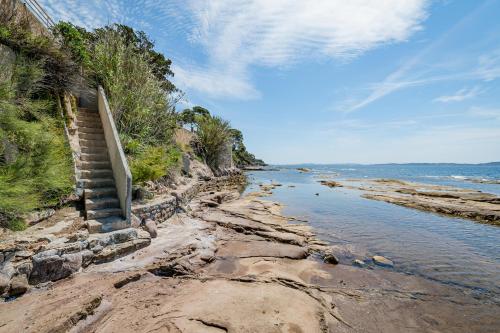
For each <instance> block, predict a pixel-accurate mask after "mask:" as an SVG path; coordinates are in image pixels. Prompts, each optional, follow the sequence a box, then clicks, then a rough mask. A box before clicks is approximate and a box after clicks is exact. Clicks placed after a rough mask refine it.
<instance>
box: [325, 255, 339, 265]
mask: <svg viewBox="0 0 500 333" xmlns="http://www.w3.org/2000/svg"><path fill="white" fill-rule="evenodd" d="M323 261H324V262H326V263H327V264H333V265H337V264H338V263H339V259H338V258H337V257H336V256H334V255H333V254H331V253H329V254H326V255H325V256H324V257H323Z"/></svg>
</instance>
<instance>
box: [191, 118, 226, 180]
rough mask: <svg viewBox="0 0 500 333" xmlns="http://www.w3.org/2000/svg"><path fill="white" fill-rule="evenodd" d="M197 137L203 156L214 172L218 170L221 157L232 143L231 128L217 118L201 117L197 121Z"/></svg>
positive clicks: (224, 121)
mask: <svg viewBox="0 0 500 333" xmlns="http://www.w3.org/2000/svg"><path fill="white" fill-rule="evenodd" d="M197 124H198V126H197V131H196V133H197V135H198V139H199V140H200V144H201V150H202V151H201V152H200V153H201V155H202V157H203V158H204V160H205V162H206V163H207V165H208V166H209V167H210V168H211V169H212V170H217V169H218V167H219V165H218V162H219V157H220V154H221V152H222V151H223V150H224V148H225V146H226V145H227V144H228V143H229V142H230V137H231V134H230V129H231V126H230V125H229V122H227V121H226V120H224V119H222V118H220V117H217V116H210V115H208V116H200V117H198V119H197Z"/></svg>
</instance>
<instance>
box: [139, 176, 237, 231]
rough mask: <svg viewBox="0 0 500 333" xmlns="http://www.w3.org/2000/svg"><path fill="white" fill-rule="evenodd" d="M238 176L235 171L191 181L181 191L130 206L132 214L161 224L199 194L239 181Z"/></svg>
mask: <svg viewBox="0 0 500 333" xmlns="http://www.w3.org/2000/svg"><path fill="white" fill-rule="evenodd" d="M240 176H241V173H240V172H239V171H238V172H236V171H235V172H234V173H233V174H230V175H227V176H223V177H216V178H212V179H210V180H208V181H193V182H192V183H190V184H188V185H187V186H186V187H185V188H183V189H179V190H176V191H172V192H171V195H165V196H163V197H162V198H159V199H157V200H152V201H151V202H147V203H144V204H140V203H136V204H132V213H133V214H134V215H135V216H136V217H138V218H139V219H141V220H143V219H151V220H154V221H156V222H157V223H162V222H164V221H166V220H167V219H169V218H170V217H172V216H173V215H174V214H175V213H176V212H177V211H178V210H179V209H181V208H182V207H183V206H184V205H186V204H187V203H188V202H189V201H190V200H191V199H193V198H194V197H195V196H196V195H197V194H198V193H199V192H202V191H206V190H208V189H210V188H211V187H214V186H217V185H220V184H224V183H228V182H234V181H239V180H238V177H240Z"/></svg>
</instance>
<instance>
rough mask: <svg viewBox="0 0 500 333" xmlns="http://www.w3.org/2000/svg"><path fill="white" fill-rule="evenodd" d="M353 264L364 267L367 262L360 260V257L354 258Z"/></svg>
mask: <svg viewBox="0 0 500 333" xmlns="http://www.w3.org/2000/svg"><path fill="white" fill-rule="evenodd" d="M352 264H353V265H354V266H358V267H364V266H365V262H364V261H363V260H359V259H354V260H353V261H352Z"/></svg>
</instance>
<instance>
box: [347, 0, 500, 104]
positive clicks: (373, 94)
mask: <svg viewBox="0 0 500 333" xmlns="http://www.w3.org/2000/svg"><path fill="white" fill-rule="evenodd" d="M489 4H490V3H489V2H484V3H483V4H482V5H480V6H478V7H477V8H476V9H475V10H474V11H473V12H471V13H469V14H468V15H467V16H465V17H464V18H462V19H461V20H460V21H458V22H457V23H456V24H455V25H454V26H452V27H451V28H450V29H449V30H448V31H446V32H445V33H444V34H442V35H441V36H440V37H439V38H437V39H436V40H434V41H433V42H432V43H430V44H429V45H428V46H427V47H425V48H423V49H422V50H421V51H420V52H418V53H417V54H416V55H414V56H413V57H412V58H410V59H409V60H408V61H406V62H405V63H404V64H403V65H402V66H400V67H399V68H397V69H396V70H395V71H394V72H392V73H390V74H389V75H388V76H387V77H386V78H385V79H384V80H382V81H381V82H377V83H375V84H372V87H371V88H370V92H369V93H368V95H367V96H365V97H363V98H361V99H358V100H354V101H350V104H348V105H347V106H346V105H343V108H342V109H340V111H346V112H352V111H355V110H358V109H361V108H363V107H365V106H367V105H369V104H371V103H373V102H375V101H377V100H379V99H381V98H383V97H385V96H387V95H390V94H392V93H394V92H396V91H399V90H402V89H406V88H409V87H415V86H420V85H425V84H430V83H435V82H441V81H450V80H464V79H476V80H484V81H486V80H493V79H495V78H497V77H500V64H499V63H500V52H494V53H493V54H492V55H484V56H481V57H480V58H479V65H478V66H477V67H476V68H474V69H472V70H471V69H470V68H468V69H466V70H463V71H459V72H454V73H451V74H450V73H449V72H445V73H439V74H436V73H429V68H424V69H423V70H420V71H417V70H416V69H418V66H419V65H421V63H422V62H423V60H425V59H426V58H427V57H429V55H431V54H433V53H435V51H438V50H439V49H440V48H441V47H442V46H443V44H445V42H446V41H447V40H448V38H449V37H450V36H453V35H456V34H457V33H459V32H460V31H461V30H463V29H465V28H467V25H468V24H469V23H471V22H473V21H474V20H475V18H477V17H478V15H479V14H480V13H481V12H482V11H483V10H485V9H486V7H487V6H488V5H489ZM436 53H442V51H441V52H436ZM447 61H448V62H449V59H447ZM443 67H445V68H446V66H443Z"/></svg>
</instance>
